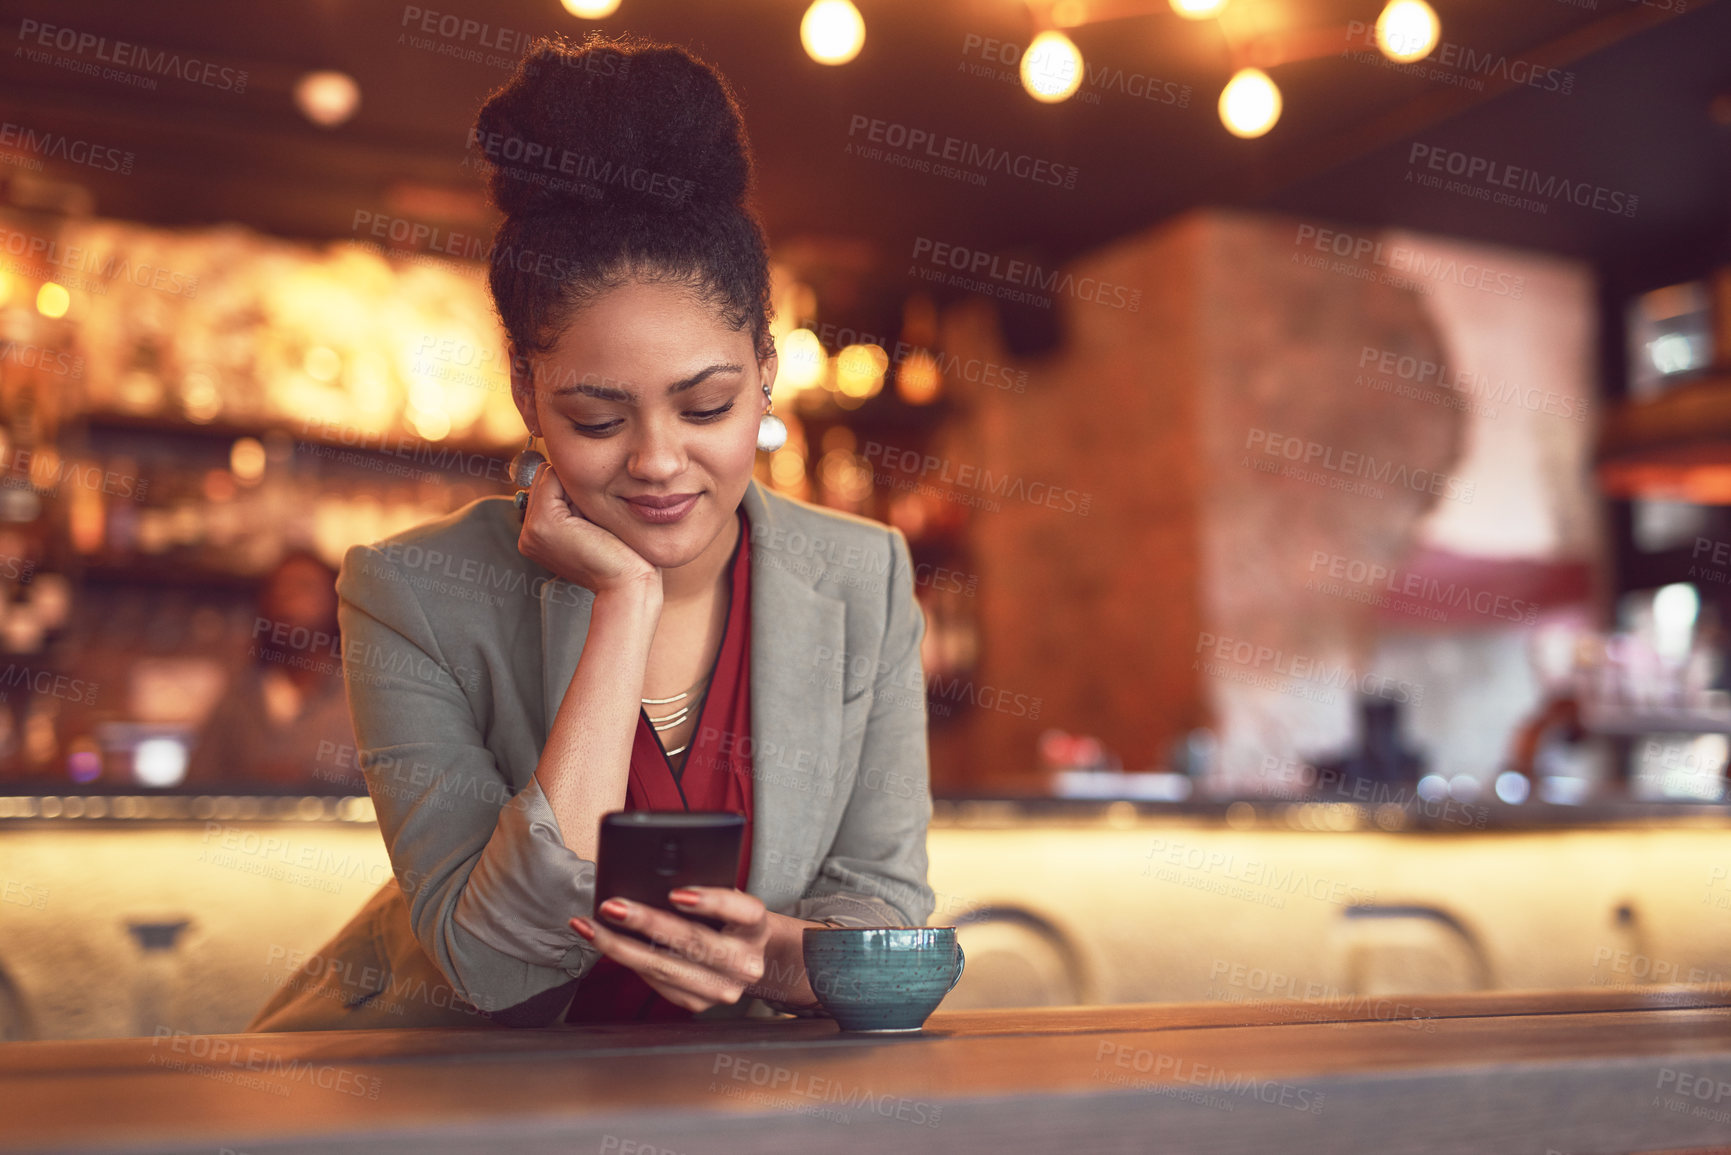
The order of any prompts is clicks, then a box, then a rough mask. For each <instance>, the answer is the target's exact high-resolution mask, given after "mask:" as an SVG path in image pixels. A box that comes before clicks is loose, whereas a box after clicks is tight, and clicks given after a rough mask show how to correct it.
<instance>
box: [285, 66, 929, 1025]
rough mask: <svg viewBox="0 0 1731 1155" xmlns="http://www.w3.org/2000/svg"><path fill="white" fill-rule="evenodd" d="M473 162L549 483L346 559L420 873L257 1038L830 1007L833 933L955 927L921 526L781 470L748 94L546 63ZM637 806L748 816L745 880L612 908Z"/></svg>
mask: <svg viewBox="0 0 1731 1155" xmlns="http://www.w3.org/2000/svg"><path fill="white" fill-rule="evenodd" d="M472 144H473V146H474V147H475V148H477V149H478V150H480V151H481V152H482V153H484V154H485V156H486V158H487V160H488V162H489V164H490V172H489V180H490V185H491V191H492V194H493V197H494V200H495V201H496V203H497V204H498V205H499V207H500V209H501V210H502V211H503V212H504V214H505V220H504V222H503V224H502V225H501V226H500V228H499V232H498V235H497V237H496V238H495V240H494V246H493V254H492V255H493V260H492V268H491V274H490V276H491V287H492V291H493V297H494V301H495V303H496V304H497V306H498V309H499V314H500V317H501V318H502V320H503V322H504V327H505V330H506V334H507V336H508V338H509V342H510V349H511V353H512V362H513V366H514V371H513V379H512V385H513V391H514V395H515V399H516V402H517V405H518V408H519V409H520V410H521V411H522V414H523V420H524V423H525V425H526V426H527V428H528V430H529V433H530V437H531V442H532V443H534V440H535V439H539V442H540V444H542V445H543V446H544V448H545V457H546V464H544V465H541V466H540V468H539V469H538V471H537V472H536V473H535V475H534V478H533V483H532V484H531V486H530V488H529V490H528V492H527V495H526V500H522V499H520V500H518V501H513V500H512V499H511V498H507V497H494V498H483V499H481V500H478V501H475V502H473V503H471V504H469V505H468V506H466V507H464V508H463V509H461V510H458V511H457V512H455V513H453V514H451V515H449V516H447V517H444V518H441V519H439V520H437V521H434V522H431V523H428V524H426V525H422V526H418V527H416V528H414V529H412V530H409V531H406V532H404V533H401V534H398V535H397V536H395V537H393V538H390V539H387V540H386V541H383V542H379V543H377V544H375V545H372V546H356V547H355V548H353V549H351V550H350V551H349V552H348V554H347V556H346V557H345V559H344V563H343V569H342V574H341V576H340V577H339V579H338V582H337V590H338V593H339V595H340V596H341V599H342V602H341V611H340V613H341V624H342V633H343V648H344V669H345V676H346V682H347V687H348V696H349V704H350V708H351V710H352V713H353V717H354V725H355V734H356V738H357V744H358V746H359V749H360V759H361V764H362V768H363V771H364V773H365V775H366V778H367V785H368V790H369V792H370V793H371V794H372V797H373V800H374V804H375V808H376V809H377V812H378V818H379V827H380V830H381V832H382V833H383V835H384V839H385V846H386V849H387V850H388V851H389V854H390V858H391V864H392V868H393V872H394V874H395V876H396V877H395V879H393V880H389V881H387V882H386V883H385V885H384V886H383V887H382V888H381V889H380V890H379V892H378V893H377V894H376V895H375V896H374V897H373V899H372V900H371V901H369V902H368V904H367V905H366V907H364V908H363V909H362V911H361V912H360V913H359V914H358V915H357V916H356V917H355V918H354V919H353V920H352V921H351V922H350V923H349V924H348V925H347V926H346V927H344V928H343V930H342V931H340V932H339V933H338V934H337V936H336V937H335V938H334V939H333V940H332V941H331V942H330V943H328V944H326V946H325V947H323V948H322V949H321V950H319V951H318V952H316V953H315V954H313V955H311V956H308V957H305V958H304V959H303V958H301V957H300V956H299V955H298V953H296V954H291V955H289V957H290V959H291V960H292V961H295V962H296V963H298V969H295V970H293V971H292V972H290V971H284V972H280V973H278V974H276V975H275V976H273V978H274V981H275V984H276V985H277V987H278V990H277V992H276V994H275V995H274V996H273V997H272V998H271V1000H270V1002H269V1004H268V1005H267V1006H266V1007H265V1008H264V1010H262V1011H261V1012H260V1013H259V1015H258V1017H257V1019H255V1021H254V1023H253V1025H252V1028H251V1029H253V1030H297V1029H299V1030H304V1029H321V1028H347V1027H356V1026H414V1025H476V1026H486V1025H491V1024H496V1023H503V1024H505V1025H511V1026H522V1025H544V1024H548V1023H553V1022H559V1021H566V1022H573V1021H619V1020H636V1019H645V1018H678V1017H689V1016H690V1015H692V1014H694V1013H702V1012H710V1013H714V1014H739V1013H747V1012H748V1011H749V1010H750V1009H751V1007H752V1006H753V1000H754V999H761V1000H763V1001H764V1002H765V1003H767V1004H769V1005H770V1006H771V1007H774V1008H777V1009H781V1010H786V1011H791V1012H793V1013H814V1012H815V1011H816V1005H815V999H814V997H813V995H812V991H811V988H810V986H809V984H808V983H807V982H806V979H805V976H804V969H803V967H802V966H801V965H800V958H801V932H802V931H803V929H804V928H805V927H808V926H812V925H819V924H823V923H829V924H832V925H864V926H872V925H876V926H882V925H913V926H919V925H923V924H924V923H925V921H926V918H927V917H928V916H929V915H930V913H931V910H932V906H933V896H932V892H931V890H930V888H929V887H928V886H927V883H926V851H925V836H926V825H927V822H928V820H929V819H930V816H931V801H930V796H929V792H928V787H927V749H926V713H925V697H924V677H923V672H922V669H921V665H920V640H921V637H922V635H923V634H924V630H925V621H924V618H923V616H922V614H921V612H920V609H919V605H918V603H917V602H916V601H915V599H914V594H913V579H912V567H911V565H910V559H909V554H908V548H907V543H906V541H905V539H904V538H903V537H902V535H901V534H900V533H899V532H897V531H896V530H894V529H890V528H887V527H885V526H882V525H880V524H878V523H876V522H872V521H868V520H866V519H863V518H858V517H853V516H850V515H847V514H841V513H837V512H833V511H829V510H824V509H820V508H818V507H815V506H812V505H807V504H804V503H802V502H797V501H793V500H791V499H788V498H785V497H782V496H780V495H778V494H775V493H773V492H771V491H769V490H766V489H764V488H762V487H761V486H760V485H759V484H758V483H757V482H756V481H755V480H754V479H753V477H752V467H753V463H754V461H755V455H756V453H757V452H758V449H759V445H760V442H761V443H762V444H763V445H765V446H770V445H773V444H774V443H775V442H776V440H777V438H776V429H777V424H778V423H777V420H776V419H775V418H773V417H771V416H768V410H769V395H770V387H771V385H772V383H773V382H774V380H775V372H776V354H775V349H774V345H773V341H772V340H771V337H770V333H769V272H768V257H767V252H766V249H765V244H764V239H763V234H762V230H761V228H760V227H759V225H758V223H757V221H756V219H755V216H754V215H753V213H752V211H751V210H750V209H749V208H748V207H747V201H746V198H747V192H748V189H749V186H750V182H751V158H750V152H749V147H748V145H747V143H746V138H745V132H744V127H743V123H742V120H741V116H740V112H739V108H738V106H737V103H736V102H735V100H734V98H733V96H732V94H731V92H730V90H729V88H728V86H727V84H726V82H725V81H724V80H723V78H722V77H721V76H719V75H718V74H717V73H716V72H715V71H714V70H713V69H711V68H710V67H709V66H708V65H706V64H704V63H703V62H701V61H699V60H697V59H696V58H694V57H692V56H691V55H690V54H688V53H687V52H685V51H684V50H683V49H680V48H677V47H670V46H662V45H654V44H649V43H644V42H641V41H631V40H626V41H619V42H607V41H603V40H600V39H598V38H595V37H592V38H591V39H590V40H589V41H588V42H586V43H585V44H584V45H582V46H581V47H577V46H574V45H571V44H569V43H567V42H565V41H563V40H559V39H550V40H541V41H538V42H537V43H536V44H535V45H533V46H532V47H531V48H530V50H529V52H528V53H527V54H526V56H525V57H524V59H523V61H522V62H521V64H520V65H519V68H518V70H517V73H516V74H515V76H514V77H513V78H512V79H511V81H510V82H509V83H507V84H506V85H505V86H504V87H503V88H502V89H501V90H500V91H498V92H497V93H495V94H494V95H493V96H492V97H491V99H489V100H488V101H487V103H486V105H485V106H484V107H483V108H482V110H481V113H480V116H479V118H478V120H477V122H476V125H475V130H474V133H473V134H472ZM619 809H650V810H667V809H691V810H733V811H737V812H739V813H742V814H744V815H745V816H746V818H747V822H748V825H747V836H746V848H745V853H744V855H743V858H744V861H742V863H741V867H740V873H739V877H738V879H737V881H736V888H734V889H725V888H694V889H693V890H691V891H689V892H674V894H673V897H672V901H673V902H674V903H675V905H676V906H677V907H678V908H679V909H680V910H681V911H682V912H683V913H679V914H674V913H669V912H666V911H660V910H655V909H650V908H646V907H643V906H641V905H638V904H632V903H626V902H623V901H619V900H610V896H608V895H599V896H598V895H596V894H595V893H594V859H595V857H596V849H597V841H598V825H599V820H600V817H601V815H602V814H604V813H606V812H607V811H610V810H619ZM597 900H601V901H600V904H599V906H597ZM685 913H689V914H692V915H699V916H706V917H708V918H710V919H714V920H719V921H720V923H721V928H720V929H719V930H712V929H711V928H710V927H709V926H708V925H705V924H704V923H700V922H697V921H695V920H693V919H691V918H687V917H685V916H684V915H685ZM619 928H631V929H633V930H636V931H639V932H641V933H643V934H645V935H646V936H648V938H649V940H650V941H649V942H648V943H645V942H643V941H640V940H638V939H636V938H634V937H632V936H629V935H626V934H623V933H621V932H620V929H619ZM652 944H653V945H652ZM284 953H285V952H283V951H276V952H274V956H281V955H283V954H284Z"/></svg>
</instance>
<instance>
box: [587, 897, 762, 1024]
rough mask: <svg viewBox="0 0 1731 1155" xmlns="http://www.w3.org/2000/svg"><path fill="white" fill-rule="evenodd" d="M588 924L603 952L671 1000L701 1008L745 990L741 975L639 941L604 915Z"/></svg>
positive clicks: (733, 1000)
mask: <svg viewBox="0 0 1731 1155" xmlns="http://www.w3.org/2000/svg"><path fill="white" fill-rule="evenodd" d="M580 921H585V920H579V919H573V920H572V923H573V926H575V925H576V924H577V923H578V922H580ZM588 925H589V928H590V930H591V932H592V935H593V937H590V939H589V941H590V942H592V943H593V944H594V945H595V947H596V948H597V949H599V950H600V951H601V953H602V954H604V955H606V956H607V957H609V958H611V959H613V960H614V961H615V962H617V963H619V964H620V965H622V966H627V967H630V968H631V969H632V970H634V971H636V972H637V973H638V974H640V975H642V976H643V979H644V981H646V982H648V983H649V984H650V985H652V986H654V987H655V988H656V989H657V990H658V991H660V992H661V993H662V994H663V995H666V996H667V997H668V999H669V1000H670V1001H671V1002H674V1003H677V1004H678V1005H680V1006H682V1007H685V1008H686V1009H687V1010H694V1011H700V1010H703V1009H704V1008H705V1007H708V1006H713V1005H714V1004H716V1003H736V1002H738V1001H739V1000H740V997H741V996H742V995H744V994H745V986H746V984H745V983H744V982H743V981H741V980H739V979H735V978H733V977H731V976H729V975H726V974H723V973H719V972H718V971H716V970H713V969H711V968H709V967H707V966H704V965H702V964H700V963H699V962H695V961H692V960H690V959H688V958H686V957H684V956H682V955H677V954H673V953H670V952H668V951H665V950H658V949H657V948H655V947H653V946H650V945H648V944H646V943H642V942H639V941H637V940H636V939H634V938H632V937H630V936H629V935H626V934H622V933H620V932H619V931H616V930H613V929H610V928H609V927H608V926H607V925H606V923H605V922H604V921H602V920H600V919H597V920H593V921H590V922H589V923H588ZM586 937H587V936H586ZM691 1000H696V1001H695V1002H693V1001H691Z"/></svg>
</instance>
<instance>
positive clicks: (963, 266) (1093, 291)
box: [910, 237, 1142, 313]
mask: <svg viewBox="0 0 1731 1155" xmlns="http://www.w3.org/2000/svg"><path fill="white" fill-rule="evenodd" d="M910 256H911V257H912V259H913V260H915V261H923V262H925V263H926V264H928V265H932V266H935V267H936V268H939V269H954V270H956V271H957V273H959V274H960V278H959V279H958V278H955V277H952V278H951V279H950V283H952V284H956V285H958V286H960V287H963V288H971V287H973V285H970V284H969V282H970V281H972V282H973V284H976V285H977V284H988V283H990V282H996V283H998V284H1000V285H1010V286H1015V287H1017V288H1021V287H1026V288H1028V289H1031V290H1033V291H1034V292H1039V293H1053V294H1062V295H1064V296H1070V297H1075V298H1076V299H1077V300H1078V301H1089V302H1092V303H1094V304H1099V305H1108V306H1110V307H1111V308H1114V309H1124V310H1127V311H1128V312H1131V313H1134V312H1137V311H1139V310H1140V309H1141V307H1142V290H1141V289H1132V288H1130V287H1129V286H1127V285H1120V284H1116V283H1114V282H1112V281H1103V280H1101V279H1099V278H1098V277H1078V276H1076V274H1074V273H1066V272H1063V271H1061V270H1058V269H1046V268H1042V267H1041V266H1039V265H1036V264H1034V263H1033V262H1032V261H1022V260H1016V259H1011V260H1005V259H1004V258H1003V256H1002V255H1001V254H999V253H993V252H988V251H987V250H985V249H970V248H966V247H964V246H962V245H954V244H950V243H949V242H948V241H937V240H933V239H932V238H931V237H915V238H914V248H913V252H912V253H911V254H910ZM915 271H916V272H917V271H918V269H917V267H916V269H915ZM982 278H983V280H982ZM927 279H930V278H927ZM985 291H988V292H989V291H990V289H987V290H985ZM994 295H997V296H1008V294H1004V293H997V294H994ZM1019 296H1021V297H1030V299H1032V298H1031V296H1030V294H1026V293H1023V294H1020V295H1019ZM1032 300H1033V303H1035V304H1039V303H1041V302H1039V301H1038V300H1037V299H1032ZM1050 303H1051V301H1050V298H1048V299H1047V300H1046V301H1045V302H1044V304H1047V305H1049V304H1050Z"/></svg>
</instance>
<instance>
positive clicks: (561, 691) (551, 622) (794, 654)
mask: <svg viewBox="0 0 1731 1155" xmlns="http://www.w3.org/2000/svg"><path fill="white" fill-rule="evenodd" d="M744 504H745V516H746V519H747V520H748V521H749V522H750V523H751V539H750V540H749V541H747V542H746V543H745V545H746V546H747V547H748V548H750V550H751V551H752V558H751V760H752V840H751V877H750V879H749V880H748V882H747V886H748V888H749V889H750V890H751V892H752V893H753V894H756V895H758V896H760V897H762V898H765V899H766V900H767V901H768V902H769V903H770V904H771V908H772V909H773V908H774V906H777V905H786V904H787V903H788V902H791V901H792V900H793V899H796V898H798V897H799V895H800V894H802V893H803V892H804V889H805V883H806V880H807V879H809V878H810V877H811V875H812V874H813V873H815V871H816V868H817V863H816V859H817V854H818V850H819V849H820V845H819V843H820V840H821V839H823V838H824V837H825V836H826V835H827V834H828V831H829V827H830V825H831V823H830V821H829V819H830V817H831V815H830V810H831V809H832V808H833V807H835V806H838V805H841V804H842V803H843V802H845V794H844V793H843V791H842V785H843V784H842V783H841V782H840V781H839V777H838V776H839V774H840V766H839V765H838V763H839V761H840V758H841V700H842V679H841V677H840V675H839V674H838V673H837V672H836V669H835V665H834V663H835V660H836V656H837V655H840V654H842V653H843V651H844V649H845V647H846V644H847V630H846V624H847V605H846V603H845V602H843V601H842V600H841V599H840V598H836V597H831V596H830V595H828V594H824V593H821V592H819V591H818V590H817V589H816V588H815V587H814V586H813V584H812V582H813V579H814V578H815V576H816V574H817V572H819V571H820V570H821V568H822V565H821V562H820V561H819V560H818V559H816V558H814V557H811V556H807V555H804V554H799V553H794V552H791V551H789V550H788V548H787V542H788V540H789V535H788V533H786V532H780V533H778V532H776V531H777V530H782V531H786V530H788V529H790V528H791V527H789V526H787V525H785V524H783V523H782V521H781V519H779V518H778V517H777V516H776V514H775V511H774V510H773V509H772V507H771V506H770V505H769V503H768V502H767V501H766V499H765V497H764V493H763V490H762V489H761V487H760V486H759V484H758V482H757V481H756V479H753V480H752V481H751V483H750V484H749V485H748V486H747V487H746V491H745V502H744ZM594 603H595V594H594V593H593V591H591V590H589V589H587V588H586V587H584V586H580V585H575V584H573V583H571V582H567V581H565V580H564V579H563V578H555V579H552V580H550V581H548V582H547V583H546V584H545V585H544V586H542V587H541V654H542V677H543V679H544V680H543V683H542V693H543V704H544V709H545V711H546V712H545V714H544V715H543V719H544V720H543V722H542V733H541V742H540V748H545V745H546V741H547V732H548V731H550V730H551V729H552V727H553V719H554V717H555V716H556V715H557V714H558V712H559V704H560V702H561V701H563V700H564V697H565V688H566V687H567V686H569V685H570V684H571V677H572V675H573V674H575V673H576V672H577V662H578V659H580V658H581V657H582V656H583V639H584V638H585V637H586V636H587V635H588V633H589V614H590V610H591V608H592V607H593V606H594ZM529 773H530V774H533V773H534V767H533V766H531V767H529ZM826 782H827V783H828V784H829V786H830V790H829V791H828V792H827V793H826V792H824V791H823V789H822V787H823V785H824V784H825V783H826ZM523 785H527V779H525V780H524V782H523V783H519V787H521V786H523Z"/></svg>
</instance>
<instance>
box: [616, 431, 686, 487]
mask: <svg viewBox="0 0 1731 1155" xmlns="http://www.w3.org/2000/svg"><path fill="white" fill-rule="evenodd" d="M632 437H633V441H632V445H631V452H630V454H629V455H628V456H627V457H626V461H625V468H626V470H627V471H628V472H629V473H630V474H631V475H632V476H633V477H639V478H642V479H644V480H646V481H655V480H662V479H670V478H674V477H678V476H679V474H680V473H682V472H683V471H684V469H685V448H684V444H683V442H682V441H681V438H680V431H679V428H678V426H677V425H674V424H672V423H670V422H665V421H658V420H656V419H654V418H650V419H648V420H645V421H642V422H639V423H638V425H637V429H636V431H635V432H634V433H633V434H632Z"/></svg>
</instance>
